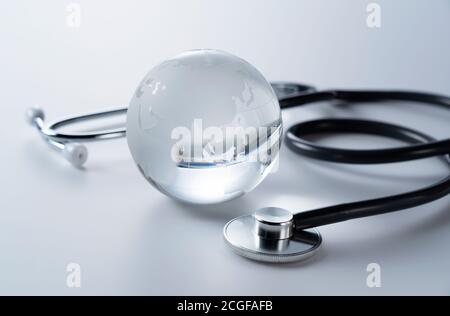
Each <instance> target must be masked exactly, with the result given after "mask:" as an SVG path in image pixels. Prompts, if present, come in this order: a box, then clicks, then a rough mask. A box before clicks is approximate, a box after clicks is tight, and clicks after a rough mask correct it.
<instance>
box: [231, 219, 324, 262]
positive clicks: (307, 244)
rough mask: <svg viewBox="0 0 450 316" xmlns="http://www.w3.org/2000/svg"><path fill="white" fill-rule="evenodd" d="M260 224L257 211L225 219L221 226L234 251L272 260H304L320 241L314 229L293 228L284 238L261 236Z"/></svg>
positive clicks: (249, 256) (261, 259)
mask: <svg viewBox="0 0 450 316" xmlns="http://www.w3.org/2000/svg"><path fill="white" fill-rule="evenodd" d="M256 214H258V212H257V213H256ZM266 218H267V217H266ZM260 224H261V222H260V221H259V220H258V216H257V215H256V216H255V215H245V216H241V217H237V218H235V219H233V220H231V221H229V222H228V223H227V224H226V225H225V227H224V229H223V235H224V238H225V241H226V243H227V244H228V245H229V246H230V247H231V248H232V250H233V251H234V252H235V253H237V254H238V255H241V256H243V257H246V258H249V259H252V260H256V261H263V262H272V263H287V262H295V261H301V260H305V259H307V258H309V257H311V256H312V255H314V254H315V253H316V251H317V250H318V249H319V247H320V245H321V243H322V237H321V236H320V233H319V232H318V231H317V230H315V229H307V230H303V231H297V232H295V233H294V234H292V235H291V236H290V237H289V238H284V239H274V238H265V237H263V234H261V233H259V230H260V229H261V225H260ZM275 224H277V223H275ZM275 224H274V225H275Z"/></svg>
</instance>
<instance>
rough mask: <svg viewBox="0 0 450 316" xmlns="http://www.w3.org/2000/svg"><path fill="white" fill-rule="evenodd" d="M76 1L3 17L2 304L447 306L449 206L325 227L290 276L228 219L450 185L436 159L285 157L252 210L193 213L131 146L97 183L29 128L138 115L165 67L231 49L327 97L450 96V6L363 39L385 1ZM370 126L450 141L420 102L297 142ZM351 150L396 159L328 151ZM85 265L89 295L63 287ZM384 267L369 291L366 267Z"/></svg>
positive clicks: (356, 142)
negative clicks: (233, 233) (357, 299)
mask: <svg viewBox="0 0 450 316" xmlns="http://www.w3.org/2000/svg"><path fill="white" fill-rule="evenodd" d="M69 3H70V1H56V0H55V1H2V2H1V4H0V43H1V44H0V45H1V47H0V87H1V88H0V97H1V103H0V104H1V105H0V107H1V110H2V114H3V115H2V117H1V125H0V126H1V133H0V141H1V148H2V149H1V151H0V153H1V156H0V157H1V158H0V159H1V161H0V162H1V163H0V165H1V169H0V170H1V177H0V185H1V195H0V294H63V295H77V294H173V295H308V294H363V295H379V294H450V272H449V267H450V254H449V251H448V250H449V244H450V229H449V227H450V210H449V201H450V200H449V198H448V197H447V198H443V199H441V200H439V201H436V202H433V203H430V204H427V205H425V206H423V207H417V208H415V209H411V210H406V211H404V212H401V213H396V214H389V215H383V216H379V217H375V218H366V219H360V220H355V221H352V222H345V223H340V224H336V225H330V226H327V227H323V228H322V229H321V232H322V234H323V237H324V245H323V248H322V250H321V252H320V253H319V255H318V256H316V257H315V258H313V259H311V260H309V261H306V262H304V263H300V264H289V265H282V266H275V265H268V264H260V263H255V262H252V261H249V260H246V259H243V258H240V257H238V256H236V255H234V254H233V253H231V251H229V249H227V248H226V246H225V245H224V243H223V241H222V235H221V234H222V227H223V225H224V223H225V222H226V221H228V220H229V219H231V218H233V217H234V216H237V215H240V214H246V213H249V212H251V211H252V210H254V209H257V208H259V207H263V206H268V205H273V206H279V207H284V208H288V209H290V210H292V211H302V210H307V209H311V208H315V207H320V206H326V205H331V204H335V203H342V202H350V201H354V200H361V199H366V198H374V197H378V196H383V195H387V194H391V193H398V192H403V191H407V190H411V189H414V188H419V187H421V186H425V185H427V184H431V183H432V182H433V181H437V180H438V179H440V178H442V177H444V176H445V174H446V173H447V172H448V170H447V169H446V167H445V166H443V165H442V164H440V163H439V161H438V160H437V159H426V160H423V161H417V162H408V163H401V164H389V165H381V166H357V167H356V166H348V165H337V164H329V163H322V162H316V161H311V160H309V159H306V158H302V157H299V156H296V155H295V154H293V153H292V152H291V151H289V150H288V149H287V148H283V149H282V152H281V155H282V158H281V164H280V170H279V171H278V172H277V173H275V174H272V175H270V176H269V178H267V179H266V180H265V181H264V182H263V183H262V185H261V186H259V187H258V188H257V189H256V190H254V191H253V192H251V193H250V194H248V195H246V196H244V197H243V198H240V199H238V200H235V201H232V202H229V203H225V204H222V205H215V206H206V207H194V206H188V205H183V204H180V203H178V202H175V201H173V200H171V199H169V198H168V197H166V196H164V195H162V194H160V193H159V192H157V191H156V190H155V189H153V188H152V187H151V186H150V185H149V184H148V183H147V182H146V181H145V180H144V179H143V178H142V177H141V176H140V174H139V173H138V171H137V168H136V167H135V166H134V165H133V162H132V159H131V157H130V155H129V153H128V148H127V145H126V141H125V140H119V141H114V142H111V143H103V144H98V145H95V146H94V145H92V146H89V149H90V157H89V161H88V163H87V164H86V169H85V170H84V171H80V170H76V169H73V168H72V167H71V166H69V165H68V164H67V163H66V161H64V160H63V159H62V158H61V157H60V156H58V154H56V153H53V152H51V151H49V149H48V148H47V146H46V145H45V144H44V143H43V142H42V141H41V140H40V139H39V137H38V135H37V134H36V132H35V131H34V130H32V129H31V128H30V127H29V126H27V125H26V124H25V122H24V118H23V113H24V111H25V109H26V108H27V107H29V106H31V105H36V104H39V105H41V106H42V107H44V108H45V110H46V111H47V114H48V118H49V119H54V118H57V117H60V116H61V115H67V114H71V113H73V112H83V111H90V110H93V109H95V108H99V107H100V108H102V107H108V106H119V105H127V103H128V101H129V100H130V99H131V95H132V93H133V92H134V89H135V88H136V86H137V84H138V83H139V81H140V80H141V79H142V77H143V76H144V75H145V73H146V72H147V71H148V70H149V69H150V68H151V67H153V66H154V65H156V64H157V63H158V62H160V61H162V60H164V59H166V58H168V57H171V56H173V55H175V54H177V53H179V52H181V51H184V50H187V49H192V48H218V49H222V50H226V51H229V52H231V53H234V54H236V55H238V56H240V57H242V58H244V59H246V60H248V61H249V62H251V63H252V64H254V65H255V66H256V67H257V68H258V69H260V70H261V72H262V73H263V74H264V75H265V76H266V77H267V78H268V79H269V80H293V81H300V82H305V83H311V84H314V85H316V86H318V87H319V88H332V87H333V88H392V89H393V88H396V89H414V90H425V91H430V92H436V93H441V94H447V95H448V94H450V86H449V82H450V59H449V58H448V56H450V43H449V39H450V2H449V1H447V0H435V1H405V0H404V1H377V3H379V4H380V5H381V9H382V11H381V13H382V15H381V22H382V25H381V28H379V29H373V28H368V27H367V25H366V17H367V12H366V5H367V4H368V3H370V1H357V0H355V1H298V0H264V1H260V0H245V1H242V0H220V1H219V0H209V1H206V0H203V1H193V0H189V1H181V0H164V1H79V2H77V3H79V4H80V5H81V9H82V11H81V25H80V27H79V28H70V27H68V26H67V23H66V19H67V15H68V14H69V13H68V12H66V6H67V5H68V4H69ZM330 116H331V117H363V118H367V119H379V120H384V121H388V122H393V123H398V124H402V125H405V126H409V127H413V128H417V129H419V130H421V131H423V132H425V133H428V134H430V135H433V136H435V137H437V138H445V137H448V136H449V134H450V126H449V125H450V124H449V122H450V113H449V112H448V111H447V112H446V111H444V110H442V109H435V108H429V107H427V106H422V105H417V104H403V103H402V104H400V103H398V102H387V103H384V104H380V105H379V104H377V105H367V106H352V107H342V106H341V107H339V106H333V105H329V104H318V105H315V106H310V107H307V108H302V109H295V110H289V111H286V112H284V113H283V119H284V123H285V126H286V127H288V126H289V125H290V124H292V123H294V122H297V121H301V120H308V119H312V118H319V117H330ZM328 142H329V143H330V144H331V143H333V144H336V145H346V146H349V147H351V146H353V147H365V148H368V147H371V148H373V147H382V146H389V145H393V144H398V143H396V142H393V141H388V140H385V139H381V138H375V137H363V136H354V137H346V138H342V137H339V138H330V139H328ZM71 262H76V263H79V264H80V265H81V276H82V287H81V288H68V287H67V286H66V276H67V272H66V265H67V264H68V263H71ZM371 262H376V263H379V264H380V265H381V273H382V287H381V288H368V287H367V285H366V277H367V272H366V266H367V265H368V264H369V263H371Z"/></svg>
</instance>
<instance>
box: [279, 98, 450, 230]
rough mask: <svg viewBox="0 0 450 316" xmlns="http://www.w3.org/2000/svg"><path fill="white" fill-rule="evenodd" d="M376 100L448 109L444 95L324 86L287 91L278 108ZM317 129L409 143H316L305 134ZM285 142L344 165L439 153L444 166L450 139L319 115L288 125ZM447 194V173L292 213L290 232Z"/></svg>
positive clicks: (449, 160)
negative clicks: (416, 185) (361, 146)
mask: <svg viewBox="0 0 450 316" xmlns="http://www.w3.org/2000/svg"><path fill="white" fill-rule="evenodd" d="M328 100H342V101H346V102H378V101H386V100H401V101H413V102H421V103H428V104H433V105H438V106H443V107H445V108H450V98H449V97H446V96H441V95H435V94H429V93H419V92H405V91H340V90H329V91H319V92H312V93H306V94H301V93H299V94H297V95H291V96H288V97H285V98H281V99H280V105H281V108H282V109H287V108H292V107H296V106H300V105H307V104H310V103H313V102H317V101H328ZM321 133H327V134H329V133H363V134H372V135H380V136H385V137H390V138H394V139H397V140H401V141H405V142H407V143H409V144H410V145H408V146H401V147H395V148H387V149H375V150H353V149H341V148H333V147H327V146H321V145H317V144H315V143H313V142H310V141H308V140H307V139H306V138H305V136H307V135H311V134H315V135H317V134H321ZM286 143H287V146H288V147H289V148H290V149H292V150H293V151H295V152H297V153H299V154H301V155H304V156H308V157H311V158H314V159H320V160H325V161H331V162H338V163H350V164H378V163H388V162H401V161H407V160H415V159H421V158H427V157H433V156H444V155H447V156H446V157H445V159H446V162H447V163H448V164H449V165H450V138H447V139H444V140H436V139H434V138H433V137H430V136H428V135H426V134H424V133H421V132H419V131H416V130H414V129H411V128H406V127H402V126H398V125H394V124H388V123H383V122H377V121H367V120H357V119H321V120H314V121H307V122H303V123H299V124H295V125H294V126H292V127H291V128H290V129H289V130H288V131H287V133H286ZM449 193H450V175H448V176H446V177H445V178H443V179H441V180H440V181H439V182H437V183H434V184H432V185H430V186H427V187H425V188H421V189H418V190H414V191H410V192H406V193H401V194H396V195H391V196H387V197H382V198H377V199H371V200H365V201H358V202H352V203H345V204H339V205H334V206H329V207H324V208H320V209H315V210H311V211H306V212H301V213H297V214H296V215H294V221H295V228H296V230H302V229H306V228H311V227H317V226H322V225H327V224H332V223H337V222H341V221H345V220H349V219H354V218H360V217H367V216H373V215H379V214H384V213H389V212H395V211H399V210H403V209H406V208H411V207H414V206H418V205H422V204H425V203H429V202H431V201H434V200H436V199H439V198H441V197H444V196H445V195H447V194H449Z"/></svg>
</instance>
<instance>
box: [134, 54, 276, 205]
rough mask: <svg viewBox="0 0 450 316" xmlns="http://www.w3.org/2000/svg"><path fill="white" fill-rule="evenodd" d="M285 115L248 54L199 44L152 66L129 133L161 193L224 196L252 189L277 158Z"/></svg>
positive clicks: (191, 198) (213, 199)
mask: <svg viewBox="0 0 450 316" xmlns="http://www.w3.org/2000/svg"><path fill="white" fill-rule="evenodd" d="M281 134H282V122H281V111H280V106H279V103H278V99H277V97H276V95H275V93H274V91H273V90H272V87H271V85H270V84H269V83H268V82H267V81H266V79H265V78H264V77H263V76H262V75H261V73H260V72H259V71H258V70H256V69H255V68H254V67H253V66H252V65H250V64H249V63H248V62H246V61H244V60H242V59H240V58H238V57H236V56H234V55H231V54H228V53H225V52H222V51H217V50H194V51H188V52H185V53H182V54H180V55H178V56H176V57H174V58H172V59H169V60H166V61H165V62H163V63H161V64H160V65H158V66H156V67H155V68H153V69H152V70H151V71H150V72H149V73H148V74H147V75H146V76H145V78H144V79H143V80H142V82H141V84H140V85H139V86H138V88H137V90H136V92H135V94H134V96H133V98H132V100H131V102H130V106H129V109H128V114H127V140H128V146H129V148H130V151H131V154H132V156H133V158H134V161H135V162H136V165H137V166H138V168H139V170H140V172H141V173H142V175H143V176H144V177H145V178H146V179H147V180H148V182H150V183H151V184H152V185H153V186H154V187H155V188H157V189H158V190H160V191H161V192H163V193H164V194H166V195H168V196H170V197H172V198H175V199H178V200H181V201H185V202H189V203H198V204H208V203H219V202H223V201H227V200H231V199H234V198H236V197H239V196H241V195H243V194H245V193H246V192H249V191H251V190H252V189H253V188H255V187H256V186H257V185H258V184H259V183H261V181H262V180H263V179H264V178H265V177H266V176H267V174H269V173H270V172H271V171H272V170H274V168H275V167H276V166H277V163H278V152H279V148H280V144H281Z"/></svg>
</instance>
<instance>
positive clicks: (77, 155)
mask: <svg viewBox="0 0 450 316" xmlns="http://www.w3.org/2000/svg"><path fill="white" fill-rule="evenodd" d="M64 156H65V158H66V159H67V160H68V161H69V162H70V163H71V164H72V165H73V166H75V167H81V166H82V165H83V164H84V163H85V162H86V160H87V158H88V150H87V148H86V146H84V145H82V144H79V143H72V144H66V145H65V147H64Z"/></svg>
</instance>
